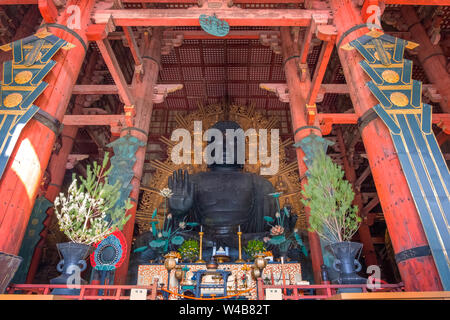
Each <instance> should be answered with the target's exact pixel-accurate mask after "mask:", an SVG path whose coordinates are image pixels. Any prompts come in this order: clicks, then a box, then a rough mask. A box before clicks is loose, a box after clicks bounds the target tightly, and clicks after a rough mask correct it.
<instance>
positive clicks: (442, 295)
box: [327, 291, 450, 300]
mask: <svg viewBox="0 0 450 320" xmlns="http://www.w3.org/2000/svg"><path fill="white" fill-rule="evenodd" d="M327 300H450V291H429V292H366V293H340V294H337V295H334V296H332V297H330V298H327Z"/></svg>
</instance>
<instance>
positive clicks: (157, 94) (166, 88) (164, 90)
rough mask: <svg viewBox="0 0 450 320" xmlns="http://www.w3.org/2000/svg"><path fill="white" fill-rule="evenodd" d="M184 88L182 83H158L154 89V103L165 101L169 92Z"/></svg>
mask: <svg viewBox="0 0 450 320" xmlns="http://www.w3.org/2000/svg"><path fill="white" fill-rule="evenodd" d="M181 89H183V85H182V84H157V85H155V87H154V89H153V99H152V101H153V103H155V104H158V103H162V102H164V99H165V98H166V97H167V95H168V94H169V93H172V92H175V91H177V90H181Z"/></svg>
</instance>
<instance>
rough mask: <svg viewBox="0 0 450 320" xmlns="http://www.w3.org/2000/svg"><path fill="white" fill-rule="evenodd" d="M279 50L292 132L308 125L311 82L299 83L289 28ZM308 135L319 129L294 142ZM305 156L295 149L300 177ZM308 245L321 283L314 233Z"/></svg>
mask: <svg viewBox="0 0 450 320" xmlns="http://www.w3.org/2000/svg"><path fill="white" fill-rule="evenodd" d="M280 33H281V49H282V54H283V60H284V72H285V74H286V83H287V86H288V89H289V103H290V112H291V118H292V128H293V130H294V132H295V131H296V130H297V129H299V128H302V127H305V126H307V125H308V123H307V118H306V99H307V95H308V94H309V92H310V90H311V80H310V77H309V75H307V76H306V77H305V81H303V82H302V81H301V80H300V77H299V71H298V69H297V62H298V61H299V59H300V54H299V52H298V49H297V46H296V45H295V44H294V42H293V40H292V36H291V33H290V30H289V27H281V28H280ZM310 133H314V134H316V135H318V136H321V132H320V129H319V130H317V129H316V130H315V129H305V130H300V131H299V132H297V133H296V134H295V137H294V138H295V142H297V141H300V140H301V139H303V138H304V137H306V136H308V135H309V134H310ZM304 156H305V154H304V152H303V151H302V150H301V149H300V148H297V161H298V168H299V173H300V177H303V176H304V175H305V173H306V171H307V170H308V168H307V167H306V165H305V162H304V161H303V158H304ZM305 183H306V178H304V179H302V186H303V184H305ZM308 209H309V208H307V213H306V214H307V216H308V217H309V211H308ZM308 238H309V245H310V248H311V260H312V266H313V273H314V282H315V283H317V284H320V283H321V269H320V267H321V265H322V264H323V257H322V248H321V246H320V240H319V237H318V235H317V234H316V233H312V232H308Z"/></svg>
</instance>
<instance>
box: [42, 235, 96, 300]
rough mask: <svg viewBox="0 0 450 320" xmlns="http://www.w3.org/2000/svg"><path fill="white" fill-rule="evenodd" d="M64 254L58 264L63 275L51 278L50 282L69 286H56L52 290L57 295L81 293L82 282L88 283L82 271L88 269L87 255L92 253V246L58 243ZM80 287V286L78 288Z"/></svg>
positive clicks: (61, 252) (57, 267)
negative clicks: (82, 275) (83, 277)
mask: <svg viewBox="0 0 450 320" xmlns="http://www.w3.org/2000/svg"><path fill="white" fill-rule="evenodd" d="M56 246H57V247H58V251H59V253H60V254H61V256H62V260H61V261H59V263H58V265H57V266H56V270H58V271H59V272H61V275H60V276H58V277H56V278H54V279H51V280H50V284H63V285H67V286H68V288H56V289H53V290H52V294H55V295H79V294H80V288H79V287H78V286H79V285H81V284H86V283H87V282H86V280H84V279H82V278H81V272H83V271H84V270H86V267H87V264H86V260H85V259H86V257H87V256H88V255H89V254H90V253H91V250H92V247H91V246H88V245H85V244H81V243H74V242H64V243H58V244H57V245H56ZM77 287H78V288H77Z"/></svg>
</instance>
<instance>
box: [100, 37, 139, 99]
mask: <svg viewBox="0 0 450 320" xmlns="http://www.w3.org/2000/svg"><path fill="white" fill-rule="evenodd" d="M96 43H97V46H98V49H99V50H100V53H101V54H102V56H103V59H104V61H105V63H106V66H107V67H108V70H109V72H110V73H111V76H112V78H113V79H114V82H115V83H116V86H117V90H118V93H119V96H120V98H121V99H122V101H123V103H124V104H125V105H126V106H132V105H134V98H133V96H132V94H131V91H130V89H129V88H128V84H127V82H126V80H125V76H124V74H123V72H122V69H121V68H120V64H119V62H118V61H117V58H116V55H115V54H114V51H113V49H112V48H111V45H110V43H109V40H108V39H103V40H98V41H96Z"/></svg>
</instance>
